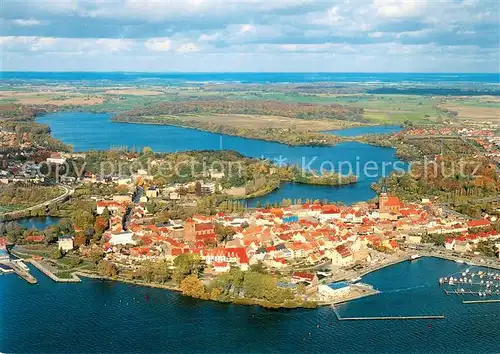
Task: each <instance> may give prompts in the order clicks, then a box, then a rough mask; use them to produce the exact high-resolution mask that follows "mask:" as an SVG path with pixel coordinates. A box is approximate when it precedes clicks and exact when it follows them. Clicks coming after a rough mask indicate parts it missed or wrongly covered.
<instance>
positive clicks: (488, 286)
mask: <svg viewBox="0 0 500 354" xmlns="http://www.w3.org/2000/svg"><path fill="white" fill-rule="evenodd" d="M439 285H440V286H441V287H442V289H443V291H444V293H445V294H446V295H472V296H479V297H487V296H488V297H493V296H500V272H497V271H495V270H491V269H488V270H476V269H474V268H467V269H465V270H463V271H462V272H458V273H455V274H451V275H449V276H446V277H442V278H439Z"/></svg>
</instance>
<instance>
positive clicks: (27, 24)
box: [12, 18, 41, 26]
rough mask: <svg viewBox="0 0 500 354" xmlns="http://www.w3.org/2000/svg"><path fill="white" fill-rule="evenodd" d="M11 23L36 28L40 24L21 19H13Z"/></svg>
mask: <svg viewBox="0 0 500 354" xmlns="http://www.w3.org/2000/svg"><path fill="white" fill-rule="evenodd" d="M12 22H13V23H14V24H16V25H18V26H37V25H39V24H41V22H40V21H38V20H34V19H22V18H18V19H15V20H13V21H12Z"/></svg>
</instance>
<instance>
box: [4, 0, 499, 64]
mask: <svg viewBox="0 0 500 354" xmlns="http://www.w3.org/2000/svg"><path fill="white" fill-rule="evenodd" d="M499 3H500V2H499V1H492V0H449V1H447V0H344V1H324V0H321V1H314V0H272V1H264V0H248V1H232V0H184V1H182V0H176V1H171V0H0V4H1V7H0V15H1V18H2V20H1V21H2V22H1V27H0V28H1V31H0V55H1V56H0V64H1V70H2V71H136V72H140V71H150V72H177V71H187V72H229V71H233V72H244V71H250V72H251V71H256V72H499V71H500V58H499V57H500V54H499V47H500V45H499V41H500V33H499V27H500V25H499V23H500V5H499Z"/></svg>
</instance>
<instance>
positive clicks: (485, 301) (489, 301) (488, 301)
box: [462, 299, 500, 304]
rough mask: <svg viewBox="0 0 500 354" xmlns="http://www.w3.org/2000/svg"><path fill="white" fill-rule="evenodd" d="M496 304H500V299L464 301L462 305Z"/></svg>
mask: <svg viewBox="0 0 500 354" xmlns="http://www.w3.org/2000/svg"><path fill="white" fill-rule="evenodd" d="M495 302H500V299H489V300H463V301H462V304H492V303H495Z"/></svg>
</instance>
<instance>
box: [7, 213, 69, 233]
mask: <svg viewBox="0 0 500 354" xmlns="http://www.w3.org/2000/svg"><path fill="white" fill-rule="evenodd" d="M60 221H61V218H58V217H53V216H35V217H29V218H22V219H19V220H16V222H17V223H18V224H19V225H21V226H22V227H25V228H27V229H37V230H44V229H45V228H47V227H49V226H52V225H55V224H57V223H59V222H60Z"/></svg>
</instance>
